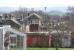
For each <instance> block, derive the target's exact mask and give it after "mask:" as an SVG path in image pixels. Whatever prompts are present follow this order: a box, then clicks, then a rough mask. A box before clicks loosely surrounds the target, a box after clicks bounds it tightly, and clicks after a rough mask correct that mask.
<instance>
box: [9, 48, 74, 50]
mask: <svg viewBox="0 0 74 50" xmlns="http://www.w3.org/2000/svg"><path fill="white" fill-rule="evenodd" d="M10 50H22V48H17V49H16V48H14V49H10ZM27 50H55V48H27ZM59 50H74V48H59Z"/></svg>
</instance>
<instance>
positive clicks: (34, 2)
mask: <svg viewBox="0 0 74 50" xmlns="http://www.w3.org/2000/svg"><path fill="white" fill-rule="evenodd" d="M68 6H74V0H0V12H11V11H15V10H17V9H18V8H19V7H27V8H35V9H39V10H40V9H43V10H44V7H47V10H48V11H51V10H58V11H63V12H64V11H66V9H67V7H68ZM9 7H10V8H9ZM14 7H17V8H14Z"/></svg>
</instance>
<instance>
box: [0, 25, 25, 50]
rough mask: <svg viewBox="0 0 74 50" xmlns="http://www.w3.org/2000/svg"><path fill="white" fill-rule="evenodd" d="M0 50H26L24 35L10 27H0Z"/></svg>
mask: <svg viewBox="0 0 74 50" xmlns="http://www.w3.org/2000/svg"><path fill="white" fill-rule="evenodd" d="M0 50H26V34H24V33H21V32H18V31H17V30H15V29H12V28H11V27H10V26H2V27H0Z"/></svg>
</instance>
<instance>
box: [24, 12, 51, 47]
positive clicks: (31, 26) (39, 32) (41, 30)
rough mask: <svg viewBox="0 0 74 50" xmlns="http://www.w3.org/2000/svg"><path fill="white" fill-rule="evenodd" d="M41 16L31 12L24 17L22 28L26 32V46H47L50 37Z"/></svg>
mask: <svg viewBox="0 0 74 50" xmlns="http://www.w3.org/2000/svg"><path fill="white" fill-rule="evenodd" d="M42 20H43V19H42V17H41V16H39V15H37V14H36V13H32V14H30V15H29V16H27V17H26V18H25V19H24V28H25V32H26V33H27V42H28V43H27V44H28V45H27V46H28V47H29V46H30V47H49V46H51V45H49V43H51V41H50V40H51V38H49V31H47V27H46V25H45V23H42Z"/></svg>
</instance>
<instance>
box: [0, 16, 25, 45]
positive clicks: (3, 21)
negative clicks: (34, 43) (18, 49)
mask: <svg viewBox="0 0 74 50" xmlns="http://www.w3.org/2000/svg"><path fill="white" fill-rule="evenodd" d="M2 26H10V28H11V29H12V31H13V32H12V31H11V32H6V34H5V39H8V38H10V46H15V45H18V46H19V45H20V44H19V43H20V42H21V45H23V43H22V42H23V41H21V40H19V38H20V36H18V35H16V33H19V34H20V32H21V30H20V28H21V24H20V23H19V22H18V21H16V20H15V18H13V16H6V15H5V16H0V27H2ZM14 30H15V31H14ZM9 33H10V35H9ZM23 34H24V33H23ZM21 35H22V33H21ZM17 37H19V38H17Z"/></svg>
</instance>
